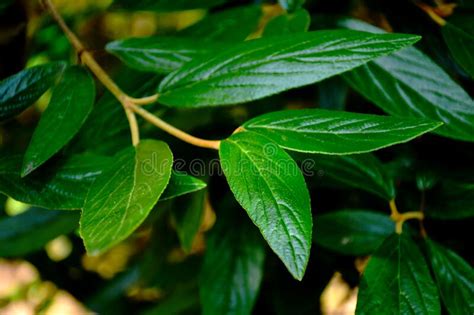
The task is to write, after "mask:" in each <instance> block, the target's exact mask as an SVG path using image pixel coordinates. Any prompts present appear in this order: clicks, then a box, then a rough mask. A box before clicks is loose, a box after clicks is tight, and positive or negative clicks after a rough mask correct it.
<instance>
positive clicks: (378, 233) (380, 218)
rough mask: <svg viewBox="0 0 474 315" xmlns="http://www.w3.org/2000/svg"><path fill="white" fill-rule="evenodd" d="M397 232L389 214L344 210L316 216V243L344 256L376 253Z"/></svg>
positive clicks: (314, 238)
mask: <svg viewBox="0 0 474 315" xmlns="http://www.w3.org/2000/svg"><path fill="white" fill-rule="evenodd" d="M393 231H395V223H394V222H393V221H392V220H391V219H390V217H389V216H388V215H386V214H381V213H377V212H373V211H367V210H358V209H344V210H339V211H335V212H330V213H325V214H323V215H320V216H316V218H315V220H314V237H313V240H314V242H316V243H317V244H318V245H321V246H323V247H326V248H328V249H331V250H333V251H336V252H338V253H340V254H344V255H355V256H363V255H369V254H372V253H373V252H375V250H376V249H377V248H378V247H379V246H380V244H382V243H383V242H384V240H385V239H386V238H387V237H389V236H390V235H391V234H393Z"/></svg>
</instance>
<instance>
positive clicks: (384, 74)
mask: <svg viewBox="0 0 474 315" xmlns="http://www.w3.org/2000/svg"><path fill="white" fill-rule="evenodd" d="M341 24H342V25H343V26H345V27H348V28H352V29H357V30H364V31H368V32H374V33H380V32H383V31H382V30H381V29H378V28H376V27H373V26H371V25H368V24H365V23H363V22H360V21H357V20H344V21H343V22H342V23H341ZM344 78H345V79H346V81H347V82H348V83H349V84H350V85H351V86H352V88H354V89H355V90H356V91H358V92H359V93H361V94H362V95H363V96H365V97H366V98H367V99H369V100H370V101H372V102H374V103H375V105H377V106H378V107H380V108H381V109H383V110H384V111H385V112H387V113H389V114H391V115H394V116H400V117H422V118H428V119H432V120H435V121H442V122H443V123H444V125H443V126H442V127H441V128H439V129H437V130H436V133H438V134H440V135H443V136H446V137H450V138H454V139H458V140H465V141H474V102H473V100H472V98H471V97H470V96H469V95H468V94H467V93H466V92H465V91H464V90H463V89H462V88H461V87H460V86H459V85H458V84H457V83H456V82H454V81H453V80H452V79H451V78H450V77H449V76H448V74H446V73H445V72H444V70H443V69H441V68H440V67H439V66H437V65H436V64H435V63H434V62H433V61H431V59H430V58H428V57H427V56H426V55H424V54H423V53H422V52H421V51H419V50H417V49H416V48H413V47H410V48H406V49H403V50H401V51H399V52H397V53H395V54H392V55H390V56H386V57H382V58H378V59H376V60H375V61H373V62H371V63H368V64H366V65H364V66H362V67H359V68H357V69H355V70H353V71H351V72H349V73H347V74H345V75H344Z"/></svg>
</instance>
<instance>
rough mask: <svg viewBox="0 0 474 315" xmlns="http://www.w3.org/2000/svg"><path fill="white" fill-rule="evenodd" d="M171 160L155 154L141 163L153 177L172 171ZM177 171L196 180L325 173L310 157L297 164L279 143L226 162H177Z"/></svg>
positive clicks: (200, 160)
mask: <svg viewBox="0 0 474 315" xmlns="http://www.w3.org/2000/svg"><path fill="white" fill-rule="evenodd" d="M169 164H170V161H169V160H166V159H162V158H161V157H160V156H159V154H158V153H153V154H152V155H151V157H150V158H149V159H146V160H143V161H141V164H140V167H141V171H142V173H143V174H144V175H147V176H153V175H159V174H163V173H164V172H165V170H167V169H168V168H169ZM173 169H174V170H175V171H176V172H179V173H182V174H188V175H192V176H195V177H205V176H222V175H224V174H227V175H228V176H229V175H233V176H235V175H243V174H247V175H248V174H249V173H250V174H252V175H255V176H259V175H265V173H267V174H268V173H271V174H273V175H276V176H280V177H285V176H295V175H297V174H298V173H302V174H303V175H304V176H307V177H312V176H318V177H322V176H324V171H323V170H318V169H317V167H316V162H315V160H314V159H311V158H307V159H303V160H301V161H299V163H295V162H294V161H293V159H291V158H289V157H288V156H286V154H284V153H282V152H281V149H279V148H278V147H277V146H276V145H275V144H273V143H270V144H267V145H265V146H264V147H263V148H262V150H259V151H255V152H254V151H252V152H244V151H242V152H241V154H240V155H235V156H232V157H231V158H229V159H226V160H220V159H218V158H214V159H210V160H204V159H200V158H195V159H192V160H184V159H175V160H174V161H173Z"/></svg>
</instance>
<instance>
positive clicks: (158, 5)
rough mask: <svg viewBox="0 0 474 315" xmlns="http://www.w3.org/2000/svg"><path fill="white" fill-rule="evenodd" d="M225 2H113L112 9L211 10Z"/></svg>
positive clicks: (126, 0) (186, 0) (178, 0)
mask: <svg viewBox="0 0 474 315" xmlns="http://www.w3.org/2000/svg"><path fill="white" fill-rule="evenodd" d="M225 2H226V0H191V1H190V0H140V1H137V0H114V2H113V4H112V8H113V9H121V10H140V11H141V10H150V11H165V12H166V11H181V10H190V9H199V8H211V7H214V6H217V5H219V4H222V3H225Z"/></svg>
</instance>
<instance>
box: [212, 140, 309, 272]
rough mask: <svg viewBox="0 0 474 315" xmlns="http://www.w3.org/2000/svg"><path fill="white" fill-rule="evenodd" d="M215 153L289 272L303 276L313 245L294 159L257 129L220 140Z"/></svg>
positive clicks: (303, 186) (306, 201) (302, 183)
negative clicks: (256, 130)
mask: <svg viewBox="0 0 474 315" xmlns="http://www.w3.org/2000/svg"><path fill="white" fill-rule="evenodd" d="M219 155H220V159H221V164H222V169H223V171H224V174H225V176H226V178H227V181H228V182H229V186H230V189H231V190H232V192H233V193H234V195H235V198H236V199H237V201H238V202H239V203H240V205H241V206H242V207H243V208H244V209H245V210H246V211H247V213H248V214H249V216H250V218H251V219H252V221H253V222H254V223H255V225H257V226H258V228H259V229H260V231H261V233H262V234H263V237H264V238H265V240H266V241H267V242H268V244H269V245H270V247H271V248H272V250H273V251H274V252H275V253H276V254H277V255H278V257H280V259H281V260H282V261H283V263H284V264H285V266H286V267H287V268H288V270H289V271H290V273H291V274H292V275H293V277H295V278H296V279H298V280H301V279H302V277H303V275H304V272H305V269H306V265H307V263H308V259H309V253H310V248H311V231H312V218H311V206H310V200H309V194H308V190H307V188H306V184H305V181H304V178H303V175H302V174H301V171H300V170H299V169H298V166H297V165H296V163H295V162H294V161H293V160H292V159H291V157H290V156H289V155H288V154H287V153H286V152H285V151H283V150H282V149H281V148H280V147H279V146H278V145H277V144H276V143H274V142H272V141H271V140H270V139H268V138H266V137H264V136H261V135H259V134H257V133H255V132H239V133H237V134H234V135H233V136H231V137H230V138H228V139H226V140H224V141H222V143H221V146H220V149H219Z"/></svg>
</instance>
